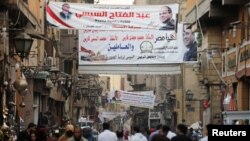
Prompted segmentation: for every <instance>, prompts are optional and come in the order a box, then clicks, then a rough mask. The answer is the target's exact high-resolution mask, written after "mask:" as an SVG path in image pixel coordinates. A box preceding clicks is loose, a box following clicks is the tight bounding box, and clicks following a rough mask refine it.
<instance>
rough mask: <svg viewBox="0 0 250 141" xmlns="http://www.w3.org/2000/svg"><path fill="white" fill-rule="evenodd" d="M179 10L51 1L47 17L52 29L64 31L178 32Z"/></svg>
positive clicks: (173, 6) (172, 6) (170, 5)
mask: <svg viewBox="0 0 250 141" xmlns="http://www.w3.org/2000/svg"><path fill="white" fill-rule="evenodd" d="M178 10H179V5H178V4H169V5H145V6H134V5H99V4H98V5H93V4H83V3H65V2H52V1H50V2H49V3H48V4H47V5H46V17H47V21H48V22H49V23H50V24H51V25H53V26H56V27H59V28H63V29H68V28H75V29H91V30H135V29H136V30H175V29H176V23H177V14H178Z"/></svg>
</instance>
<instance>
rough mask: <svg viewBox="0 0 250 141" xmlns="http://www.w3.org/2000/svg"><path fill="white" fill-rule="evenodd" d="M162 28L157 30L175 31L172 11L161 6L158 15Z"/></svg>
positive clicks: (167, 7)
mask: <svg viewBox="0 0 250 141" xmlns="http://www.w3.org/2000/svg"><path fill="white" fill-rule="evenodd" d="M159 18H160V21H161V22H162V23H163V26H162V27H160V29H159V30H175V26H176V21H175V20H174V19H173V13H172V9H171V8H170V7H169V6H163V7H162V8H161V10H160V14H159Z"/></svg>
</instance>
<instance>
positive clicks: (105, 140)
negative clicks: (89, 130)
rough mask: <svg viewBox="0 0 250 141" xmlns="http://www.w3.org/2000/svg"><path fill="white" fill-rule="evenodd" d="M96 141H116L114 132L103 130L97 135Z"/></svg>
mask: <svg viewBox="0 0 250 141" xmlns="http://www.w3.org/2000/svg"><path fill="white" fill-rule="evenodd" d="M97 141H117V136H116V134H115V133H114V132H111V131H110V130H104V131H103V132H102V133H100V134H99V135H98V139H97Z"/></svg>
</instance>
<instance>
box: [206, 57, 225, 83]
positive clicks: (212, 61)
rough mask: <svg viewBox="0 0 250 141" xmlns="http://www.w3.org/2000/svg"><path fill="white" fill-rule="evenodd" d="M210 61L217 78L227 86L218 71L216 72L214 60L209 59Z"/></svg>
mask: <svg viewBox="0 0 250 141" xmlns="http://www.w3.org/2000/svg"><path fill="white" fill-rule="evenodd" d="M210 61H211V63H212V65H213V67H214V69H215V71H216V73H217V75H218V76H219V78H220V80H221V81H222V82H223V83H224V84H225V85H227V83H226V82H225V80H224V79H223V78H222V76H221V74H220V72H219V70H218V69H217V67H216V66H215V63H214V60H213V59H210Z"/></svg>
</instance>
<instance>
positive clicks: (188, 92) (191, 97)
mask: <svg viewBox="0 0 250 141" xmlns="http://www.w3.org/2000/svg"><path fill="white" fill-rule="evenodd" d="M193 97H194V94H193V92H192V91H191V90H187V91H186V100H187V101H191V100H193Z"/></svg>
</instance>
